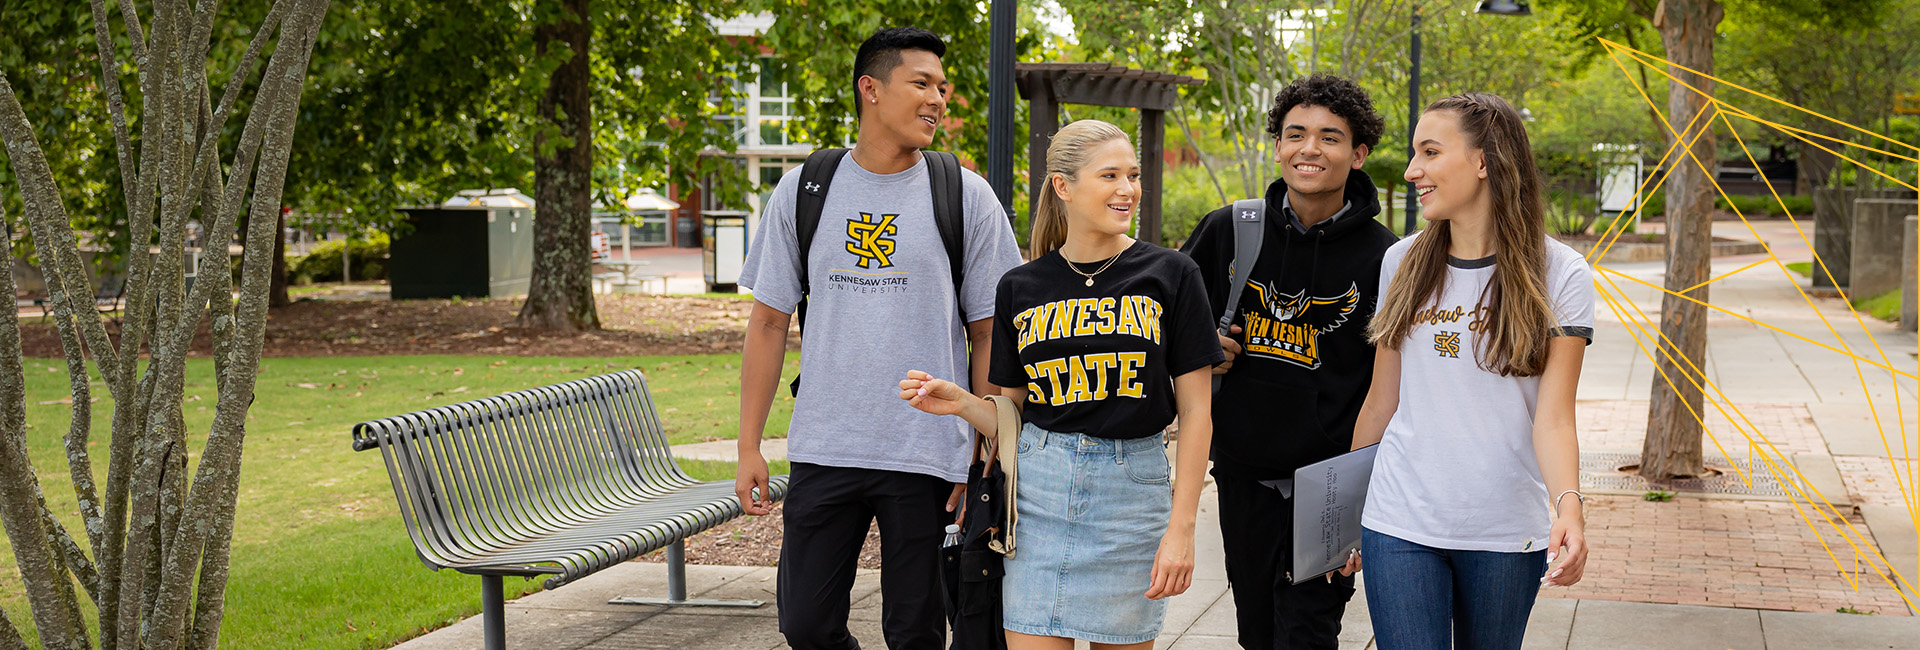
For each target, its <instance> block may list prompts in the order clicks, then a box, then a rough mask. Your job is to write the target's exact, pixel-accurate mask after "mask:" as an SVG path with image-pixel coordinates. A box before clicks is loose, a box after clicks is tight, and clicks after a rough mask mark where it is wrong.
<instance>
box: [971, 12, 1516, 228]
mask: <svg viewBox="0 0 1920 650" xmlns="http://www.w3.org/2000/svg"><path fill="white" fill-rule="evenodd" d="M996 1H997V0H996ZM1474 13H1479V14H1493V15H1496V16H1531V15H1533V8H1532V7H1529V6H1527V3H1526V0H1481V1H1480V6H1479V7H1476V8H1475V9H1474ZM1412 26H1413V33H1412V36H1411V38H1409V39H1408V43H1407V49H1408V56H1407V58H1409V59H1412V60H1413V69H1412V71H1411V73H1410V74H1408V75H1407V162H1409V163H1411V162H1413V156H1414V142H1413V128H1414V126H1415V125H1416V124H1417V123H1418V122H1419V121H1420V3H1418V2H1415V3H1413V21H1412ZM1419 210H1420V195H1419V194H1418V193H1417V192H1415V191H1414V189H1413V183H1412V182H1411V181H1409V182H1408V183H1407V210H1406V212H1407V214H1406V220H1405V222H1404V224H1405V225H1404V226H1403V227H1402V228H1401V229H1400V235H1401V236H1402V237H1404V236H1407V235H1411V234H1413V224H1414V218H1413V215H1414V213H1415V212H1418V211H1419Z"/></svg>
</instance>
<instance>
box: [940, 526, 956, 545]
mask: <svg viewBox="0 0 1920 650" xmlns="http://www.w3.org/2000/svg"><path fill="white" fill-rule="evenodd" d="M959 545H960V524H947V541H946V543H945V544H942V545H941V546H947V547H952V546H959Z"/></svg>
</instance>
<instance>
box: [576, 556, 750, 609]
mask: <svg viewBox="0 0 1920 650" xmlns="http://www.w3.org/2000/svg"><path fill="white" fill-rule="evenodd" d="M607 604H610V605H664V606H667V607H759V606H761V605H765V604H767V602H766V601H764V600H713V599H709V598H694V599H688V598H687V542H686V540H674V542H673V545H672V546H668V547H667V597H666V598H647V597H642V596H621V597H619V598H615V599H613V600H609V601H607Z"/></svg>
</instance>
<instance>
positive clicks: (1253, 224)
mask: <svg viewBox="0 0 1920 650" xmlns="http://www.w3.org/2000/svg"><path fill="white" fill-rule="evenodd" d="M1232 218H1233V263H1232V264H1229V265H1228V266H1227V275H1228V276H1229V277H1230V278H1231V279H1230V282H1232V284H1229V285H1227V308H1226V309H1224V310H1222V311H1221V313H1220V323H1219V329H1220V335H1221V336H1227V335H1228V334H1227V332H1228V330H1229V329H1230V328H1232V327H1233V317H1234V316H1237V315H1239V313H1240V292H1241V291H1243V290H1245V289H1246V288H1247V280H1249V279H1251V278H1252V276H1253V265H1255V264H1258V263H1259V262H1260V244H1261V243H1262V242H1263V241H1265V240H1266V238H1267V230H1266V220H1267V200H1266V199H1240V200H1238V201H1234V202H1233V217H1232ZM1213 391H1214V392H1216V393H1217V392H1220V375H1214V376H1213Z"/></svg>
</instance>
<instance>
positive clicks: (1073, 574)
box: [900, 120, 1225, 650]
mask: <svg viewBox="0 0 1920 650" xmlns="http://www.w3.org/2000/svg"><path fill="white" fill-rule="evenodd" d="M1046 173H1047V177H1048V184H1047V185H1048V187H1047V190H1048V191H1046V192H1044V193H1043V194H1042V195H1041V196H1040V199H1039V206H1038V207H1037V208H1036V210H1035V214H1034V227H1033V237H1032V248H1033V250H1032V253H1033V258H1034V260H1033V261H1032V262H1029V263H1027V264H1026V265H1023V266H1021V267H1019V268H1016V269H1014V270H1012V271H1009V272H1008V273H1007V274H1006V276H1005V277H1003V278H1001V280H1000V285H999V288H998V290H997V292H996V298H995V300H996V302H995V307H994V328H993V354H992V363H991V364H990V365H989V371H988V375H987V378H988V380H990V381H991V382H992V383H993V384H994V385H995V386H1001V387H1003V388H1001V389H1000V390H1001V392H1002V394H1005V395H1007V396H1008V397H1010V398H1012V399H1013V400H1014V402H1015V403H1018V404H1022V405H1023V416H1022V420H1023V421H1024V423H1025V424H1024V426H1023V427H1022V429H1021V431H1020V443H1019V452H1020V460H1019V463H1020V487H1019V494H1018V497H1017V503H1016V504H1015V507H1016V509H1017V510H1018V513H1019V520H1020V537H1019V541H1018V543H1019V552H1018V553H1016V554H1015V555H1014V556H1013V557H1010V558H1007V561H1006V577H1005V578H1004V579H1003V582H1002V587H1003V590H1004V591H1003V601H1004V603H1005V605H1004V609H1003V614H1004V621H1005V623H1004V625H1005V627H1006V630H1007V641H1008V646H1009V647H1010V648H1013V649H1014V650H1028V649H1043V648H1044V649H1055V648H1058V649H1061V650H1065V649H1067V648H1071V647H1072V645H1073V640H1074V639H1084V640H1086V641H1089V642H1091V643H1092V644H1093V646H1094V647H1095V648H1103V649H1104V648H1142V649H1144V648H1148V647H1151V646H1152V644H1153V640H1154V639H1155V638H1156V637H1158V636H1159V635H1160V627H1161V621H1162V619H1163V617H1164V615H1165V612H1166V600H1164V599H1165V598H1166V597H1168V596H1173V595H1177V594H1180V593H1182V592H1184V591H1186V589H1187V587H1188V586H1189V585H1190V584H1192V581H1193V564H1194V560H1193V526H1194V515H1195V511H1196V510H1197V509H1198V508H1199V501H1200V489H1201V481H1202V478H1203V477H1204V475H1205V472H1206V465H1207V448H1208V443H1209V441H1210V439H1211V437H1212V431H1213V430H1212V424H1211V416H1210V409H1211V399H1212V389H1211V380H1210V377H1211V374H1212V366H1213V365H1214V364H1216V363H1220V362H1221V361H1224V360H1225V359H1224V357H1223V356H1222V355H1221V352H1220V345H1219V343H1218V341H1217V339H1216V338H1215V336H1214V334H1213V329H1212V324H1211V322H1210V321H1211V318H1210V316H1209V314H1208V311H1209V309H1210V308H1209V306H1208V303H1207V298H1206V295H1207V294H1206V291H1205V289H1204V288H1203V287H1202V285H1201V281H1200V269H1199V267H1198V266H1196V265H1195V264H1194V262H1193V260H1191V259H1190V258H1188V257H1187V256H1185V255H1181V254H1180V253H1178V252H1175V251H1172V250H1168V249H1165V248H1161V247H1159V246H1155V245H1152V244H1147V243H1143V242H1137V241H1134V240H1133V238H1131V237H1128V236H1127V231H1128V230H1129V229H1130V228H1131V226H1132V225H1133V215H1134V211H1135V210H1136V209H1137V208H1138V207H1139V198H1140V180H1139V177H1140V164H1139V160H1138V159H1137V158H1136V157H1135V156H1134V151H1133V145H1132V143H1130V142H1129V141H1128V139H1127V135H1126V133H1125V132H1123V131H1121V130H1120V129H1119V128H1118V127H1115V126H1114V125H1112V124H1108V123H1106V122H1100V121H1097V120H1081V121H1078V122H1074V123H1073V124H1069V125H1067V126H1066V127H1065V128H1062V129H1061V130H1060V132H1059V133H1058V134H1056V135H1054V137H1053V143H1052V145H1051V146H1049V147H1048V148H1047V169H1046ZM900 397H901V398H902V399H905V400H907V401H908V402H910V403H911V404H913V406H914V407H916V408H919V409H921V410H923V411H926V412H929V413H935V414H942V415H959V416H961V417H963V418H965V419H966V420H967V421H968V422H969V423H971V424H972V425H973V426H974V428H976V429H979V430H980V431H982V432H986V433H987V434H989V435H992V434H994V433H995V430H996V429H997V418H996V413H995V409H994V407H993V405H992V403H991V402H989V401H987V400H985V399H981V398H979V397H976V396H974V395H972V394H969V393H967V392H966V391H965V390H962V389H960V388H959V387H958V386H956V385H954V384H953V383H951V382H948V381H945V380H942V379H935V378H933V377H931V376H928V375H927V374H926V373H924V372H920V371H913V372H910V373H908V377H907V379H905V380H903V381H901V382H900ZM1176 412H1177V414H1178V415H1179V420H1180V442H1181V444H1180V458H1179V463H1180V471H1179V472H1178V475H1179V479H1178V480H1177V481H1176V480H1174V479H1173V474H1174V472H1172V471H1171V470H1172V467H1171V465H1170V463H1169V462H1168V459H1167V454H1166V446H1165V442H1164V440H1163V438H1162V430H1164V429H1165V428H1166V427H1167V425H1168V424H1171V423H1172V422H1173V420H1174V416H1175V414H1176ZM1169 488H1171V489H1169ZM1155 531H1163V532H1161V534H1159V535H1157V536H1156V535H1154V532H1155Z"/></svg>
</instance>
